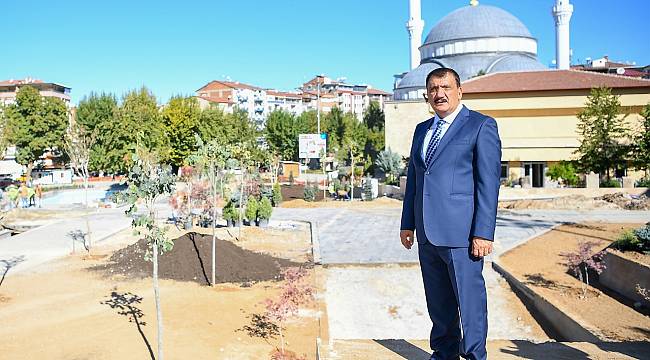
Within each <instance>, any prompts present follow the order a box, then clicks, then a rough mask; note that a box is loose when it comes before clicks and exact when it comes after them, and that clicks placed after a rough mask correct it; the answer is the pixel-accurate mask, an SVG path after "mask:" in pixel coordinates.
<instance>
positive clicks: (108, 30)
mask: <svg viewBox="0 0 650 360" xmlns="http://www.w3.org/2000/svg"><path fill="white" fill-rule="evenodd" d="M468 3H469V0H422V16H423V18H424V21H425V29H424V33H423V37H426V34H427V33H428V32H429V30H431V28H432V27H433V26H434V25H435V24H436V23H437V22H438V21H439V20H440V19H441V18H442V17H443V16H445V15H446V14H448V13H449V12H451V11H453V10H454V9H456V8H459V7H461V6H466V5H467V4H468ZM480 3H481V4H487V5H494V6H498V7H501V8H503V9H505V10H507V11H509V12H510V13H512V14H513V15H515V16H517V17H518V18H519V19H520V20H521V21H522V22H523V23H524V24H525V25H526V26H527V27H528V29H529V30H530V32H531V33H532V34H533V36H534V37H536V38H537V39H538V52H539V59H540V61H541V62H542V63H544V64H547V65H548V64H550V62H551V60H552V59H553V58H554V56H555V30H554V22H553V18H552V16H551V7H552V6H553V3H554V0H482V1H480ZM572 3H573V5H574V13H573V17H572V20H571V32H572V33H571V47H572V49H573V54H574V61H575V60H578V59H580V60H584V59H585V58H586V57H592V58H598V57H601V56H602V55H609V57H610V59H613V60H620V61H636V62H637V63H639V64H650V41H648V37H647V36H648V33H649V31H648V25H647V21H648V19H647V17H646V16H645V15H647V14H648V13H650V1H647V0H636V1H632V0H619V1H605V0H572ZM0 14H2V19H3V21H2V22H3V29H4V30H5V31H4V35H5V36H4V37H3V39H2V40H3V49H4V53H3V54H2V56H0V80H4V79H11V78H13V79H19V78H24V77H27V76H31V77H35V78H39V79H43V80H45V81H52V82H57V83H62V84H65V85H67V86H70V87H71V88H72V93H71V95H72V98H73V102H74V103H77V102H78V101H79V100H80V99H81V98H82V97H83V96H85V95H87V94H89V93H90V92H91V91H95V92H102V91H105V92H112V93H115V94H117V95H118V96H121V95H122V94H123V93H125V92H126V91H128V90H130V89H133V88H137V87H140V86H142V85H145V86H147V87H149V88H150V89H151V90H152V91H153V92H154V94H156V96H157V97H158V101H159V102H165V101H167V99H168V98H169V97H170V96H172V95H175V94H182V95H186V94H193V93H194V91H195V90H197V89H198V88H200V87H201V86H203V85H204V84H206V83H207V82H208V81H211V80H220V79H224V77H225V76H229V77H230V78H231V79H232V80H237V81H241V82H246V83H250V84H253V85H258V86H261V87H269V88H277V89H281V90H292V89H294V88H296V87H297V86H299V85H300V84H301V83H303V82H304V81H306V80H308V79H309V78H310V77H312V76H313V75H315V74H321V73H322V74H325V75H327V76H330V77H333V78H336V77H347V79H348V81H349V82H355V83H366V84H370V85H373V86H374V87H376V88H381V89H384V90H389V91H390V90H391V88H392V81H393V74H396V73H400V72H403V71H406V70H408V64H409V58H408V35H407V32H406V29H405V23H406V21H407V18H408V0H374V1H371V0H365V1H360V0H328V1H304V0H303V1H290V0H286V1H281V0H276V1H268V0H257V1H253V0H237V1H223V0H219V1H217V0H214V1H194V2H192V1H165V0H158V1H144V0H143V1H136V0H131V1H123V0H112V1H89V0H85V1H77V0H74V1H73V0H69V1H67V0H64V1H56V2H55V1H45V0H25V1H23V0H4V1H2V4H1V5H0Z"/></svg>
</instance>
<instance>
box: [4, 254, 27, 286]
mask: <svg viewBox="0 0 650 360" xmlns="http://www.w3.org/2000/svg"><path fill="white" fill-rule="evenodd" d="M25 259H26V258H25V255H20V256H13V257H11V258H9V259H0V268H2V270H0V271H2V278H0V286H1V285H2V283H3V282H4V281H5V277H6V276H7V273H8V272H9V270H11V268H14V267H16V265H18V264H20V263H21V262H23V261H25Z"/></svg>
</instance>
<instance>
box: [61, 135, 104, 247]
mask: <svg viewBox="0 0 650 360" xmlns="http://www.w3.org/2000/svg"><path fill="white" fill-rule="evenodd" d="M97 130H98V129H95V130H94V131H93V132H91V133H88V131H87V130H86V128H84V127H83V126H81V125H80V124H79V123H77V122H72V123H71V124H70V126H69V127H68V130H67V132H66V134H65V142H64V145H65V146H64V148H65V152H66V153H67V154H68V157H69V158H70V167H71V168H72V169H74V171H75V172H76V173H77V174H78V175H80V176H81V177H82V178H83V181H84V198H85V200H84V206H85V208H86V209H85V211H86V216H85V221H86V234H87V237H88V246H87V247H86V250H87V251H88V253H90V250H91V247H92V238H91V232H90V219H89V216H90V214H89V213H88V205H89V204H88V178H89V177H90V172H89V171H88V165H89V163H90V152H91V149H92V147H93V145H94V144H95V141H96V139H97ZM84 246H85V242H84Z"/></svg>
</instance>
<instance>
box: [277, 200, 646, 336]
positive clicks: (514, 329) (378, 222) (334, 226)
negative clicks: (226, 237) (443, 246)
mask: <svg viewBox="0 0 650 360" xmlns="http://www.w3.org/2000/svg"><path fill="white" fill-rule="evenodd" d="M400 212H401V209H399V208H396V207H393V208H386V209H333V208H315V209H283V208H279V209H276V210H275V212H274V215H273V220H307V221H311V222H312V223H313V224H315V227H316V229H317V231H318V242H319V247H320V256H321V261H322V263H323V264H328V265H330V266H329V268H328V269H327V272H328V276H327V279H326V293H325V297H326V304H327V316H328V322H329V331H330V337H331V338H332V339H426V338H428V332H429V329H430V326H431V325H430V324H431V323H430V321H429V319H428V315H427V313H426V304H425V301H424V291H423V289H422V277H421V274H420V270H419V267H418V266H417V265H416V264H417V261H418V259H417V246H416V247H414V248H413V249H412V250H406V249H404V248H403V247H402V245H401V244H400V242H399V221H400ZM648 220H650V212H649V211H589V212H579V211H549V210H547V211H526V212H524V211H517V212H514V211H500V212H499V213H498V215H497V229H496V235H495V237H496V242H495V252H494V254H493V255H491V256H489V257H488V258H487V259H486V260H487V263H486V266H485V268H484V273H483V274H484V277H485V280H486V287H487V291H488V314H489V315H488V316H489V319H488V320H489V324H490V327H489V333H488V339H491V340H495V339H518V340H523V339H526V340H531V341H544V340H546V339H543V338H542V339H540V338H535V336H532V335H531V333H530V328H529V327H528V326H527V325H526V324H524V323H522V322H521V321H520V319H517V315H516V314H513V313H512V312H511V310H510V307H509V306H508V304H507V302H508V300H507V299H508V297H509V296H512V294H506V293H505V292H507V291H509V289H508V288H507V287H504V286H502V285H503V281H504V280H503V278H501V276H500V275H498V274H497V273H496V272H495V271H494V270H493V269H492V267H491V266H490V265H489V264H490V261H492V260H494V259H496V258H497V257H498V256H499V255H500V254H502V253H503V252H505V251H507V250H509V249H511V248H513V247H515V246H517V245H519V244H521V243H523V242H525V241H527V240H528V239H530V238H531V237H534V236H537V235H539V234H541V233H542V232H544V231H548V230H549V229H551V228H552V227H553V226H556V225H558V224H562V223H565V222H581V221H609V222H639V223H641V222H646V221H648ZM397 264H402V265H401V266H400V265H397ZM406 264H409V265H406ZM352 265H356V266H352Z"/></svg>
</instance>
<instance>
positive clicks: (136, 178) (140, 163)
mask: <svg viewBox="0 0 650 360" xmlns="http://www.w3.org/2000/svg"><path fill="white" fill-rule="evenodd" d="M133 160H134V165H133V167H132V168H131V170H130V171H129V174H128V178H127V183H128V188H127V189H126V190H125V192H124V193H123V194H122V197H123V199H125V200H126V201H127V202H128V204H129V205H130V206H129V208H128V210H127V211H126V213H127V215H130V216H132V217H133V221H132V222H131V226H132V227H133V228H134V232H135V233H136V234H137V235H144V239H145V241H146V242H147V245H148V247H149V248H148V249H147V252H146V253H145V255H144V258H145V260H151V261H152V262H153V288H154V297H155V301H156V320H157V323H158V360H162V359H163V320H162V309H161V307H160V288H159V285H158V253H161V254H162V253H165V252H167V251H170V250H171V249H172V248H173V246H174V242H173V240H171V239H169V238H168V237H167V228H166V227H161V226H159V225H158V223H157V222H156V218H157V216H156V215H157V212H156V208H155V204H156V201H157V200H158V199H159V198H160V197H161V196H162V195H166V194H171V193H172V191H173V190H174V186H175V177H174V175H173V174H172V172H171V167H169V166H161V165H159V164H158V162H157V159H156V156H155V154H153V153H151V152H149V151H147V150H143V149H141V148H136V154H135V155H134V156H133ZM138 203H142V204H143V205H144V212H142V213H139V212H138V207H137V204H138Z"/></svg>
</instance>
